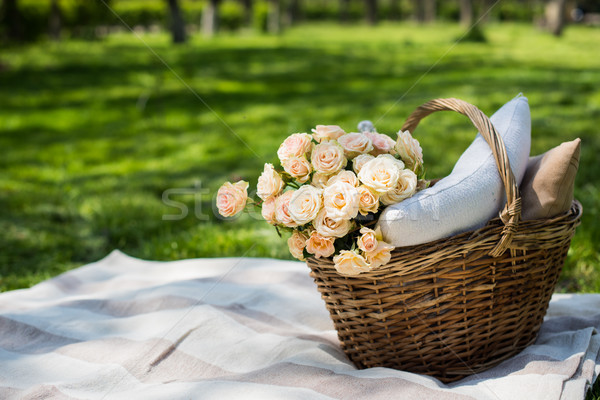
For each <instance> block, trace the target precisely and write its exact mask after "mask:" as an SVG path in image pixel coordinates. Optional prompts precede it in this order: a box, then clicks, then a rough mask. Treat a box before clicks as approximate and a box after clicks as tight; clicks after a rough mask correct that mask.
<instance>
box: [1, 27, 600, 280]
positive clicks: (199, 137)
mask: <svg viewBox="0 0 600 400" xmlns="http://www.w3.org/2000/svg"><path fill="white" fill-rule="evenodd" d="M462 33H463V32H462V30H461V28H460V27H458V26H457V25H455V24H436V25H431V26H427V27H423V26H417V25H413V24H409V23H403V24H382V25H381V26H379V27H377V28H369V27H366V26H362V25H356V26H351V27H350V26H347V27H346V26H335V25H329V24H322V25H321V24H319V25H304V26H300V27H296V28H292V29H289V30H287V31H286V32H285V33H284V34H283V35H281V36H280V37H270V36H263V35H258V34H251V33H249V32H246V33H245V34H243V35H242V34H222V35H220V36H217V37H216V38H214V39H213V40H203V39H201V38H199V37H197V36H192V38H191V39H190V41H189V43H186V44H185V45H182V46H172V45H171V44H170V38H169V35H168V34H166V33H147V34H142V35H143V36H142V37H143V40H144V41H145V42H146V43H148V45H149V46H151V48H152V49H153V50H154V51H155V52H156V54H158V56H159V57H160V59H159V58H157V57H156V55H154V54H153V53H152V52H151V51H149V50H148V48H147V47H146V46H145V44H144V43H142V42H141V41H140V40H139V39H137V38H136V37H135V36H133V35H131V34H113V35H109V36H108V37H107V38H105V39H104V40H102V41H94V42H88V41H82V40H79V39H71V40H65V41H63V42H61V43H45V42H42V43H38V44H30V45H26V46H21V47H14V46H13V47H11V48H8V49H6V50H5V51H3V52H2V54H1V55H0V127H1V129H0V149H2V150H3V151H2V157H0V248H1V249H2V251H0V290H8V289H15V288H19V287H26V286H29V285H32V284H34V283H36V282H39V281H41V280H43V279H46V278H49V277H51V276H54V275H56V274H58V273H60V272H62V271H65V270H68V269H70V268H73V267H77V266H80V265H82V264H85V263H88V262H91V261H94V260H97V259H99V258H101V257H103V256H105V255H106V254H107V253H109V252H110V251H111V250H113V249H116V248H118V249H121V250H123V251H125V252H126V253H128V254H131V255H133V256H137V257H142V258H146V259H154V260H175V259H181V258H191V257H215V256H264V257H279V258H291V257H290V255H289V254H288V252H287V248H286V244H285V240H282V239H280V238H279V237H278V236H277V234H276V232H275V231H274V230H273V229H272V228H271V227H270V226H268V225H267V224H265V223H264V222H261V221H258V220H255V219H253V218H251V217H250V216H243V217H241V218H239V219H237V220H236V221H235V223H231V222H229V221H222V220H220V219H218V218H216V217H215V216H214V214H213V209H212V207H213V201H214V194H215V192H216V189H217V188H218V187H219V186H220V184H221V183H222V182H223V181H226V180H237V179H240V178H243V179H246V180H248V181H249V182H250V185H251V187H255V185H256V180H257V178H258V175H259V174H260V172H261V171H262V166H263V163H265V162H275V161H276V149H277V148H278V146H279V144H280V143H281V141H282V140H283V139H284V138H285V137H286V136H287V135H289V134H291V133H293V132H304V131H309V130H310V129H311V128H312V127H314V126H315V125H316V124H339V125H341V126H342V127H343V128H345V129H347V130H352V129H354V128H355V127H356V124H357V123H358V122H359V121H360V120H362V119H371V120H373V121H376V126H377V128H378V130H379V131H380V132H384V133H388V134H391V135H392V136H394V133H395V132H396V131H397V130H398V129H399V128H400V126H401V125H402V123H403V121H404V119H405V118H406V116H407V115H408V114H409V113H410V112H411V111H412V110H413V109H414V108H415V107H416V106H418V105H419V104H421V103H423V102H425V101H427V100H430V99H432V98H436V97H458V98H462V99H464V100H466V101H469V102H471V103H473V104H476V105H477V106H478V107H480V108H481V109H482V110H483V111H484V112H486V113H488V114H491V113H493V112H494V111H495V110H496V109H498V108H499V107H500V106H501V105H502V104H503V103H505V102H506V101H508V100H509V99H511V98H512V97H514V96H515V95H516V94H518V93H519V92H523V93H524V94H525V95H526V96H527V97H528V98H529V102H530V106H531V112H532V126H533V132H532V135H533V147H532V154H539V153H542V152H544V151H546V150H548V149H549V148H551V147H554V146H556V145H558V144H559V143H561V142H563V141H566V140H572V139H573V138H575V137H581V138H582V156H581V165H580V171H579V175H578V179H577V185H576V197H577V198H578V199H580V200H581V202H582V203H583V207H584V217H583V223H582V225H581V227H580V228H579V229H578V231H577V234H576V236H575V239H574V240H573V243H572V247H571V250H570V252H569V256H568V260H567V263H566V266H565V268H564V271H563V274H562V277H561V281H560V284H559V288H560V289H561V290H568V291H600V250H599V248H598V243H599V241H600V225H598V224H597V221H598V218H599V212H600V172H599V170H598V168H597V164H598V161H597V154H598V153H599V152H600V136H599V135H598V125H599V122H600V92H599V91H598V82H600V59H599V58H598V57H597V54H599V53H600V51H599V50H600V48H599V46H600V45H599V44H600V30H597V29H593V28H585V27H569V29H567V30H566V32H565V35H564V36H563V37H561V38H560V39H555V38H554V37H551V36H549V35H546V34H545V33H542V32H539V31H537V30H536V29H534V28H533V27H532V26H530V25H514V24H502V25H494V24H492V25H489V26H487V27H486V31H485V33H486V37H487V39H488V40H487V43H460V44H458V45H456V46H454V42H453V38H456V37H460V36H461V34H462ZM163 60H164V62H165V63H166V64H167V65H168V68H167V67H166V66H165V65H164V64H163ZM190 89H192V90H193V92H192V91H191V90H190ZM204 102H205V103H206V104H208V105H209V106H210V107H211V108H210V109H208V108H207V107H206V105H205V103H204ZM474 134H475V132H474V131H473V128H472V126H471V125H470V124H469V122H468V121H467V120H466V119H465V118H461V116H459V115H454V114H452V113H440V114H436V115H435V116H432V117H430V118H428V119H426V120H425V121H424V122H423V123H422V124H421V125H420V126H419V129H418V130H417V132H416V137H418V138H419V139H420V141H421V143H422V145H423V148H424V153H425V161H426V166H427V170H428V176H429V177H431V178H433V177H440V176H444V175H446V174H447V173H448V172H449V171H450V170H451V168H452V166H453V165H454V162H455V161H456V159H457V158H458V156H459V155H460V154H461V152H462V151H463V150H464V149H465V148H466V147H467V146H468V145H469V143H470V142H471V141H472V139H473V137H474ZM203 189H207V190H208V192H206V193H205V192H204V191H203ZM165 196H166V197H167V199H170V200H171V201H176V202H179V203H180V205H179V206H181V205H183V206H185V207H187V209H188V211H189V212H188V215H187V216H185V217H184V218H180V219H177V215H179V214H180V208H178V207H174V206H173V203H168V202H165V201H164V200H163V198H164V197H165ZM194 212H196V213H197V214H198V215H199V216H197V215H195V214H194ZM165 216H174V217H175V219H174V220H170V219H169V217H167V219H164V218H165Z"/></svg>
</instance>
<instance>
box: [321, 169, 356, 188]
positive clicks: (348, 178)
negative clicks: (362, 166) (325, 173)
mask: <svg viewBox="0 0 600 400" xmlns="http://www.w3.org/2000/svg"><path fill="white" fill-rule="evenodd" d="M336 182H346V183H349V184H350V185H352V186H354V187H357V186H358V185H359V182H358V178H357V177H356V174H355V173H354V172H352V171H348V170H345V169H344V170H341V171H340V172H338V173H337V174H336V175H333V176H332V177H331V178H329V180H328V181H327V186H331V185H333V184H334V183H336Z"/></svg>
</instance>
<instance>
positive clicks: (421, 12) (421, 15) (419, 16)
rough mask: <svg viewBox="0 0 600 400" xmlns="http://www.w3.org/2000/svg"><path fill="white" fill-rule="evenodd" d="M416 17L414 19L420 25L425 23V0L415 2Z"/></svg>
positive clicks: (414, 0) (415, 0)
mask: <svg viewBox="0 0 600 400" xmlns="http://www.w3.org/2000/svg"><path fill="white" fill-rule="evenodd" d="M413 9H414V15H413V18H414V19H415V21H417V22H419V23H423V22H424V21H425V7H423V0H413Z"/></svg>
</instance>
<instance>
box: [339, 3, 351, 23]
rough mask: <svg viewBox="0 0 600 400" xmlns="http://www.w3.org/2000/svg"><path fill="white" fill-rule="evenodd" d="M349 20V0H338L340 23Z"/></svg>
mask: <svg viewBox="0 0 600 400" xmlns="http://www.w3.org/2000/svg"><path fill="white" fill-rule="evenodd" d="M349 19H350V0H340V22H348V20H349Z"/></svg>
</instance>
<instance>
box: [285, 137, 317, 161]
mask: <svg viewBox="0 0 600 400" xmlns="http://www.w3.org/2000/svg"><path fill="white" fill-rule="evenodd" d="M311 148H312V137H311V136H310V135H309V134H308V133H294V134H292V135H290V136H288V137H287V138H286V139H285V140H284V141H283V143H281V145H280V146H279V149H278V150H277V156H278V157H279V161H281V163H282V164H283V162H284V161H285V160H287V159H288V158H290V157H302V156H303V155H306V154H307V153H309V152H310V150H311Z"/></svg>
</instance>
